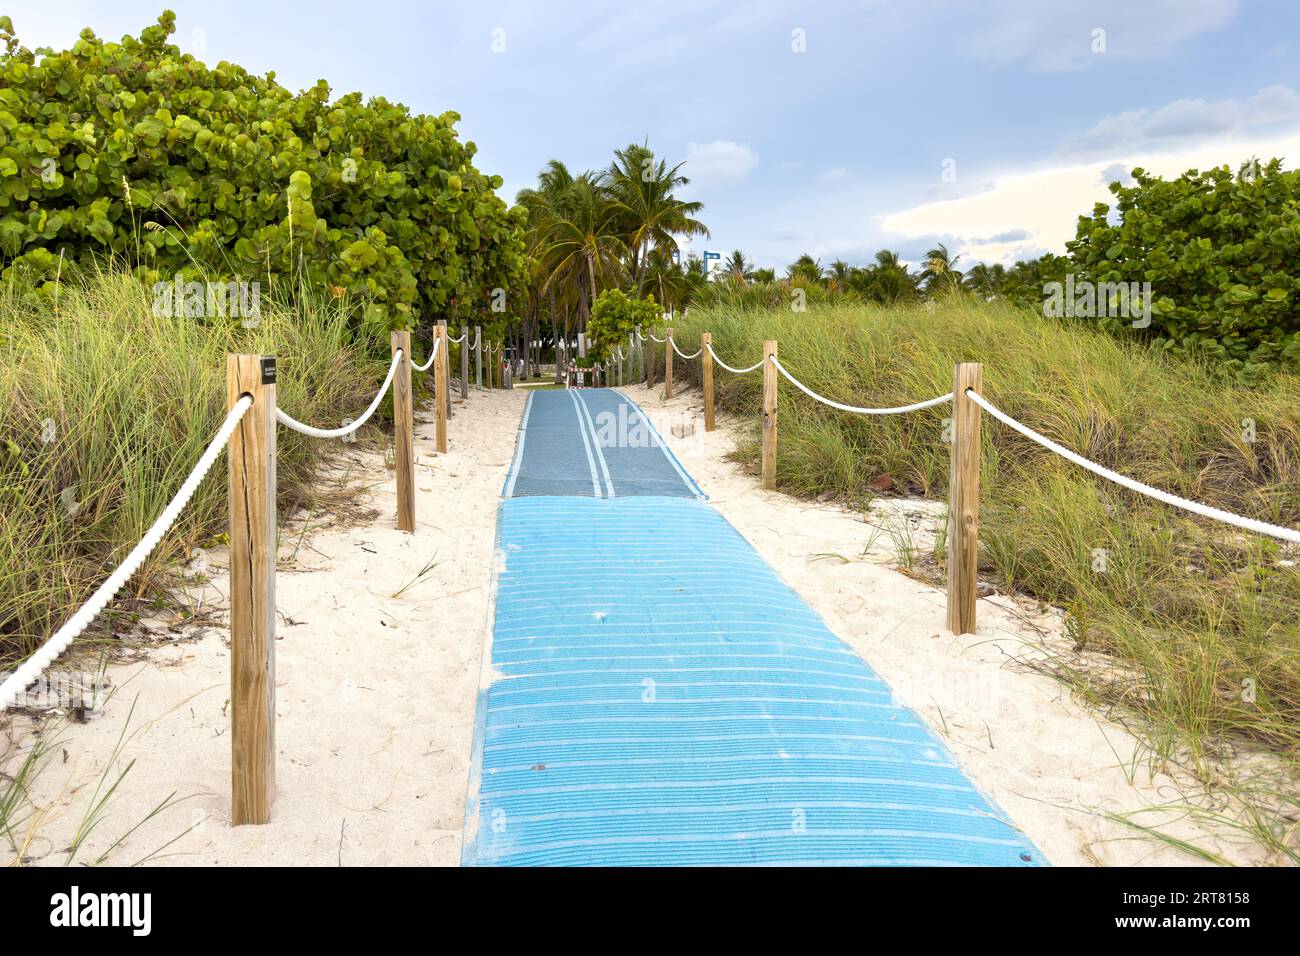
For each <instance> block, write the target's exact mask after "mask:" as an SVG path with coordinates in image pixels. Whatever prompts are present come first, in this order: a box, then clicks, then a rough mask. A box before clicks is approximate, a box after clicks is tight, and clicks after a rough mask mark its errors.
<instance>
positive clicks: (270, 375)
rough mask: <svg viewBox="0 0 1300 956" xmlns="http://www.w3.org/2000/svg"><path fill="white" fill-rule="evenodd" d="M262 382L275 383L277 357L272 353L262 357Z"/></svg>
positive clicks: (265, 383)
mask: <svg viewBox="0 0 1300 956" xmlns="http://www.w3.org/2000/svg"><path fill="white" fill-rule="evenodd" d="M262 384H263V385H274V384H275V359H274V358H273V357H272V356H270V355H267V356H264V357H263V358H262Z"/></svg>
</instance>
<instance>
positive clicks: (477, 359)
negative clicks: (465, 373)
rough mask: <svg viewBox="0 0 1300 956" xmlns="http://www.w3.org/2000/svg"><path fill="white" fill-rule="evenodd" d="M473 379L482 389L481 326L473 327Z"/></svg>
mask: <svg viewBox="0 0 1300 956" xmlns="http://www.w3.org/2000/svg"><path fill="white" fill-rule="evenodd" d="M474 379H475V381H476V382H478V387H479V388H482V387H483V326H481V325H476V326H474Z"/></svg>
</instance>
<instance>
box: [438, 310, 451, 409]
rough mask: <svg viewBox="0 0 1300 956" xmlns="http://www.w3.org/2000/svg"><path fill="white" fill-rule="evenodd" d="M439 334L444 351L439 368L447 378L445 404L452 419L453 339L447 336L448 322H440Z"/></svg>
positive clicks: (440, 320) (440, 356) (443, 320)
mask: <svg viewBox="0 0 1300 956" xmlns="http://www.w3.org/2000/svg"><path fill="white" fill-rule="evenodd" d="M438 329H439V330H440V331H439V332H438V334H439V335H441V336H442V350H441V354H440V355H439V356H438V367H439V368H440V369H442V371H443V372H444V373H446V376H447V387H446V389H444V390H443V404H444V405H446V406H447V417H448V418H451V351H450V350H451V339H450V338H449V337H448V335H447V320H446V319H439V320H438Z"/></svg>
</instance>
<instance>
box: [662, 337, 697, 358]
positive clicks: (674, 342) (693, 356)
mask: <svg viewBox="0 0 1300 956" xmlns="http://www.w3.org/2000/svg"><path fill="white" fill-rule="evenodd" d="M668 341H669V342H671V343H672V345H673V351H674V352H676V353H677V354H678V355H680V356H681V357H682V358H684V359H693V358H699V357H700V352H702V351H703V349H696V350H695V351H694V352H692V353H691V354H690V355H687V354H686V353H685V352H683V351H682V350H681V349H679V348H678V347H677V340H676V339H674V338H673V337H672V336H671V335H670V336H668Z"/></svg>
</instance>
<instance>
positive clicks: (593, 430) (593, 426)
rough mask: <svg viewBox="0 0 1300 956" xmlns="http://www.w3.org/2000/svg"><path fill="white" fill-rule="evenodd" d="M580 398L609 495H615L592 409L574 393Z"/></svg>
mask: <svg viewBox="0 0 1300 956" xmlns="http://www.w3.org/2000/svg"><path fill="white" fill-rule="evenodd" d="M573 394H574V395H575V396H576V397H577V399H578V405H580V406H581V407H582V413H583V415H584V416H586V420H587V427H588V428H590V429H591V444H592V445H593V446H594V447H595V449H596V458H597V459H598V460H599V461H600V470H601V471H602V472H603V473H604V475H605V488H606V489H607V490H608V492H609V495H608V497H610V498H613V497H615V494H614V482H613V481H612V480H611V479H610V477H609V465H608V464H606V462H605V453H604V452H603V451H601V450H600V439H598V438H597V437H596V424H595V422H593V421H592V420H591V409H590V408H588V407H587V400H586V399H585V398H583V397H582V396H581V395H580V394H579V393H578V392H576V391H575V392H574V393H573Z"/></svg>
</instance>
